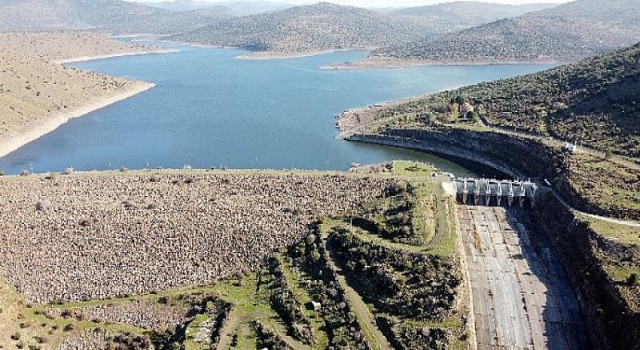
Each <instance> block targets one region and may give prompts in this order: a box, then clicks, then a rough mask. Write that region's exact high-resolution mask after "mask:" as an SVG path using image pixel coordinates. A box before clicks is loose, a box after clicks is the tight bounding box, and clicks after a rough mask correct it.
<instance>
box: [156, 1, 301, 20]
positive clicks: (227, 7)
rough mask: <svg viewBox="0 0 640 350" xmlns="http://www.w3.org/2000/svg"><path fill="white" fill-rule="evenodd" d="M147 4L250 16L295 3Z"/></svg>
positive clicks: (163, 2) (172, 2)
mask: <svg viewBox="0 0 640 350" xmlns="http://www.w3.org/2000/svg"><path fill="white" fill-rule="evenodd" d="M144 4H145V5H148V6H153V7H158V8H162V9H166V10H172V11H192V10H199V9H214V10H216V11H218V12H219V13H225V12H226V13H228V14H229V15H236V16H250V15H255V14H258V13H265V12H273V11H280V10H284V9H287V8H290V7H294V6H295V5H291V4H286V3H280V2H271V1H225V2H220V1H216V2H208V1H194V0H176V1H162V2H147V3H144Z"/></svg>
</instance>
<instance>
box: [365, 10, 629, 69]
mask: <svg viewBox="0 0 640 350" xmlns="http://www.w3.org/2000/svg"><path fill="white" fill-rule="evenodd" d="M639 39H640V1H637V0H577V1H574V2H570V3H567V4H564V5H560V6H557V7H553V8H549V9H545V10H541V11H537V12H532V13H528V14H525V15H522V16H518V17H515V18H508V19H502V20H498V21H495V22H492V23H489V24H484V25H480V26H477V27H474V28H470V29H465V30H462V31H459V32H455V33H448V34H443V35H438V36H434V37H429V38H425V39H422V40H418V41H414V42H411V43H408V44H399V45H392V46H389V47H385V48H382V49H379V50H376V51H374V52H372V53H371V56H372V57H391V58H400V59H418V60H423V61H425V62H432V63H456V62H459V63H473V62H478V63H494V62H548V61H560V62H571V61H576V60H578V59H580V58H584V57H587V56H592V55H596V54H601V53H604V52H607V51H611V50H614V49H618V48H621V47H624V46H627V45H632V44H634V43H635V42H637V41H638V40H639Z"/></svg>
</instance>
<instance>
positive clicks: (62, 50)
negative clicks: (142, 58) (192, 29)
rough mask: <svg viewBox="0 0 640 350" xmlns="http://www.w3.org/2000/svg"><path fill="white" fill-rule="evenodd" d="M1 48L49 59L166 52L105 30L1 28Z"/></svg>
mask: <svg viewBox="0 0 640 350" xmlns="http://www.w3.org/2000/svg"><path fill="white" fill-rule="evenodd" d="M0 50H2V51H5V50H9V51H12V52H14V53H17V54H20V55H24V56H30V57H34V58H39V59H44V60H48V61H65V60H69V59H74V58H82V57H103V56H114V55H122V54H134V53H147V52H163V50H162V49H160V48H156V47H148V46H142V45H130V44H126V43H123V42H118V41H114V40H112V39H111V38H109V37H108V36H106V35H103V34H98V33H89V32H71V31H56V32H0ZM165 51H166V50H165Z"/></svg>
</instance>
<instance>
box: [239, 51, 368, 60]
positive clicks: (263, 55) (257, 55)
mask: <svg viewBox="0 0 640 350" xmlns="http://www.w3.org/2000/svg"><path fill="white" fill-rule="evenodd" d="M369 50H370V49H333V50H320V51H309V52H277V51H256V52H250V53H247V54H244V55H239V56H236V57H235V59H236V60H248V61H251V60H256V61H260V60H281V59H282V60H284V59H292V58H304V57H314V56H320V55H327V54H331V53H336V52H347V51H369Z"/></svg>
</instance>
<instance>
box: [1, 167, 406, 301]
mask: <svg viewBox="0 0 640 350" xmlns="http://www.w3.org/2000/svg"><path fill="white" fill-rule="evenodd" d="M394 182H395V181H394V180H391V179H384V178H376V179H374V178H369V177H366V178H365V177H354V176H337V175H336V176H332V175H323V176H315V175H293V174H292V175H284V176H273V175H267V174H260V173H252V174H241V173H235V172H230V173H204V172H203V173H193V174H189V175H185V174H178V173H160V174H153V173H139V174H121V175H105V176H87V175H85V176H83V175H72V176H68V175H58V176H53V177H50V179H49V180H46V179H44V178H43V177H35V176H33V177H23V178H6V179H3V180H2V181H0V191H1V192H2V193H3V197H2V199H0V216H1V217H2V222H1V223H0V240H2V242H4V244H3V245H2V247H1V248H0V255H2V256H3V257H4V258H3V259H2V262H0V273H1V274H2V275H3V277H4V278H5V279H6V281H7V282H8V283H9V284H10V285H12V286H14V287H15V288H16V289H17V290H18V291H20V292H21V293H22V294H23V295H24V296H25V299H26V301H27V302H28V303H30V304H43V303H50V302H57V301H61V302H69V301H78V300H92V299H105V298H110V297H116V296H125V295H128V294H142V293H149V292H153V291H157V290H163V289H167V288H175V287H181V286H191V285H199V284H206V283H211V282H212V281H214V280H216V279H219V278H222V277H229V276H231V275H233V274H234V273H237V272H242V271H243V270H246V269H254V268H256V267H258V266H259V265H260V264H261V263H262V262H263V259H264V258H266V257H267V256H268V255H269V254H272V253H273V252H274V251H275V250H278V249H281V248H283V247H285V246H287V245H288V244H291V243H293V242H295V241H296V240H297V239H299V238H300V237H301V236H302V235H303V234H304V233H305V232H306V230H307V224H308V223H309V221H310V220H311V219H312V217H315V216H317V215H328V214H330V213H336V212H341V211H344V210H347V209H352V208H355V207H358V206H360V205H362V204H363V203H365V202H368V201H370V200H372V199H375V198H376V197H378V196H381V195H382V194H383V193H384V192H385V190H386V189H387V188H388V187H390V186H392V185H393V184H394Z"/></svg>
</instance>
